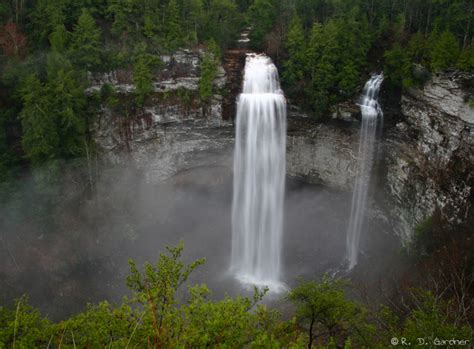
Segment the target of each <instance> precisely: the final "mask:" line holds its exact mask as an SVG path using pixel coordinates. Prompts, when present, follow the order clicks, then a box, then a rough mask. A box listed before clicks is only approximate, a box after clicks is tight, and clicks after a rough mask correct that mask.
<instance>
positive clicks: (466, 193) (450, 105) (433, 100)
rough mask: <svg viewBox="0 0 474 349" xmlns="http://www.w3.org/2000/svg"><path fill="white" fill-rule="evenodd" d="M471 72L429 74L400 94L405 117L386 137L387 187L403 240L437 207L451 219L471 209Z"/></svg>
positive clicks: (473, 177)
mask: <svg viewBox="0 0 474 349" xmlns="http://www.w3.org/2000/svg"><path fill="white" fill-rule="evenodd" d="M473 78H474V76H472V75H466V74H460V73H449V74H441V75H437V76H434V77H433V78H432V79H431V80H430V81H429V82H428V83H427V84H426V85H425V86H424V88H423V89H410V90H408V91H406V92H405V93H404V95H403V96H402V101H401V107H402V114H403V116H404V121H402V122H400V123H398V124H397V125H396V127H395V128H394V129H392V130H390V131H389V132H388V134H387V135H386V141H385V147H384V148H385V154H386V158H385V159H386V166H387V169H386V170H387V178H386V185H387V192H388V194H389V195H388V198H389V206H388V207H390V211H391V212H390V213H391V217H392V219H393V221H394V224H393V226H394V227H395V231H396V233H397V234H398V235H400V236H401V238H402V239H403V240H404V241H409V240H411V239H412V237H413V233H414V228H415V226H416V225H417V224H420V223H421V222H423V221H424V220H426V219H427V218H429V217H431V216H432V215H433V213H434V212H435V210H436V209H439V212H440V213H441V214H442V215H443V216H444V218H445V219H446V220H447V221H448V222H451V223H460V222H462V221H463V220H464V219H466V217H467V215H468V214H470V211H471V210H472V204H473V187H474V133H473V131H474V109H473V108H472V107H470V106H469V103H468V101H469V99H470V98H472V95H470V93H472V92H469V84H472V81H474V80H473Z"/></svg>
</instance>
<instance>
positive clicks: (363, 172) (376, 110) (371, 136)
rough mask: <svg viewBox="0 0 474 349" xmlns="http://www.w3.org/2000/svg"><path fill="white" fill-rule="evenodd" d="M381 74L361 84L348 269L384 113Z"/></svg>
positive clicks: (353, 257)
mask: <svg viewBox="0 0 474 349" xmlns="http://www.w3.org/2000/svg"><path fill="white" fill-rule="evenodd" d="M382 81H383V74H378V75H372V77H371V78H370V79H369V81H367V83H366V84H365V87H364V93H363V96H362V100H361V104H360V110H361V114H362V126H361V130H360V139H359V157H358V158H359V170H358V173H357V177H356V180H355V184H354V192H353V194H352V206H351V215H350V219H349V227H348V230H347V238H346V239H347V240H346V251H347V252H346V253H347V260H348V262H349V269H352V268H353V267H354V266H356V265H357V258H358V253H359V240H360V234H361V230H362V228H363V223H364V218H365V214H366V207H367V195H368V192H369V185H370V176H371V172H372V165H373V162H374V150H375V149H374V148H375V138H376V131H377V121H378V120H377V119H379V117H380V119H382V117H383V113H382V109H381V108H380V106H379V103H378V101H377V98H378V93H379V90H380V85H381V84H382Z"/></svg>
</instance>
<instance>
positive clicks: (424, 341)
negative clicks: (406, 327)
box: [390, 337, 471, 347]
mask: <svg viewBox="0 0 474 349" xmlns="http://www.w3.org/2000/svg"><path fill="white" fill-rule="evenodd" d="M470 342H471V341H470V340H469V339H456V338H447V339H446V338H438V337H436V338H434V339H431V338H417V339H416V343H411V342H409V341H408V339H407V338H405V337H400V338H397V337H393V338H392V339H391V340H390V344H392V346H394V347H396V346H406V347H411V346H428V345H430V346H449V347H456V346H458V347H465V346H468V345H469V343H470Z"/></svg>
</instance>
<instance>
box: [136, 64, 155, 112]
mask: <svg viewBox="0 0 474 349" xmlns="http://www.w3.org/2000/svg"><path fill="white" fill-rule="evenodd" d="M133 83H134V84H135V95H136V98H137V102H138V104H140V105H143V103H144V102H145V99H146V97H147V96H149V95H150V93H152V92H153V75H152V72H151V69H150V65H149V64H148V61H147V59H146V56H144V55H141V56H140V57H139V58H138V59H137V61H136V63H135V65H134V67H133Z"/></svg>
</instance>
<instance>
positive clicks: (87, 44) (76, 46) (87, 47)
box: [70, 9, 101, 71]
mask: <svg viewBox="0 0 474 349" xmlns="http://www.w3.org/2000/svg"><path fill="white" fill-rule="evenodd" d="M70 57H71V60H72V61H73V62H74V63H75V64H77V65H78V66H79V67H81V68H85V69H88V70H91V71H93V70H98V68H99V66H100V63H101V42H100V29H99V28H98V27H97V25H96V23H95V20H94V18H93V17H92V16H91V14H90V13H89V11H88V10H86V9H83V10H82V13H81V15H80V16H79V19H78V22H77V25H75V26H74V31H73V32H72V35H71V49H70Z"/></svg>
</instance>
